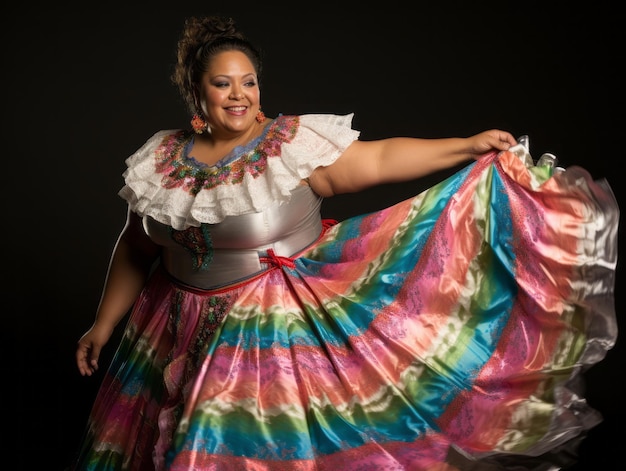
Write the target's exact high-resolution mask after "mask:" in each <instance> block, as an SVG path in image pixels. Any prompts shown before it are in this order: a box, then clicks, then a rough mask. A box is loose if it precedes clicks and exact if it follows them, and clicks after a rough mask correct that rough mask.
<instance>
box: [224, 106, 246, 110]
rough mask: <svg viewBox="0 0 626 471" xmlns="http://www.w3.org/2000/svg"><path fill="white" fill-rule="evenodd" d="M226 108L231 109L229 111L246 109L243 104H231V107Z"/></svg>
mask: <svg viewBox="0 0 626 471" xmlns="http://www.w3.org/2000/svg"><path fill="white" fill-rule="evenodd" d="M228 109H229V110H231V111H243V110H245V109H246V107H245V106H232V107H230V108H228Z"/></svg>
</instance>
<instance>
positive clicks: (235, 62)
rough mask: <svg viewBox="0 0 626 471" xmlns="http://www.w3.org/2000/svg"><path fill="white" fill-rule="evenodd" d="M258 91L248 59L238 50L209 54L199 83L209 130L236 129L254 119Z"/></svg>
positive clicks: (233, 131) (238, 129) (238, 131)
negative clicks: (207, 64)
mask: <svg viewBox="0 0 626 471" xmlns="http://www.w3.org/2000/svg"><path fill="white" fill-rule="evenodd" d="M260 99H261V93H260V90H259V84H258V80H257V75H256V72H255V70H254V66H253V65H252V62H250V59H248V57H247V56H246V55H245V54H244V53H243V52H240V51H226V52H221V53H219V54H217V55H216V56H214V57H213V59H212V60H211V63H210V64H209V68H208V70H207V71H206V72H205V73H204V75H203V76H202V82H201V83H200V106H201V107H202V111H203V112H204V115H205V118H206V120H207V122H208V123H209V127H210V129H211V133H215V132H220V131H221V132H227V133H240V132H243V131H246V130H248V129H250V128H251V127H252V126H253V125H254V124H255V123H256V120H255V118H256V115H257V113H258V112H259V110H260V108H261V105H260Z"/></svg>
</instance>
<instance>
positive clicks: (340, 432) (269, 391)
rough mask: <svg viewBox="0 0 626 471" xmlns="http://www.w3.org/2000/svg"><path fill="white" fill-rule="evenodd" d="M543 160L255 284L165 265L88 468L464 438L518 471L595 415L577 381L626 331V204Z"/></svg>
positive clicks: (149, 293) (370, 466)
mask: <svg viewBox="0 0 626 471" xmlns="http://www.w3.org/2000/svg"><path fill="white" fill-rule="evenodd" d="M527 157H528V155H527V154H526V153H525V152H524V149H523V148H522V149H513V150H512V151H507V152H502V153H500V154H495V153H493V154H490V155H487V156H485V157H483V158H482V159H480V160H479V161H477V162H475V163H472V164H471V165H469V166H468V167H467V168H465V169H463V170H461V171H459V172H458V173H456V174H454V175H452V176H451V177H450V178H448V179H446V180H445V181H443V182H441V183H440V184H437V185H435V186H433V187H432V188H430V189H428V190H426V191H424V192H423V193H420V194H419V195H417V196H415V197H414V198H411V199H408V200H406V201H403V202H400V203H398V204H396V205H394V206H391V207H389V208H386V209H383V210H380V211H376V212H373V213H370V214H366V215H362V216H359V217H354V218H350V219H347V220H345V221H342V222H340V223H338V224H336V225H334V226H332V227H331V228H329V229H328V230H326V231H324V232H323V233H322V234H321V235H320V237H319V239H318V240H317V241H315V242H314V243H313V244H312V245H310V246H309V247H307V248H306V249H304V250H303V251H302V252H300V253H297V254H294V255H293V256H292V257H288V258H286V257H282V258H278V257H275V258H273V259H272V260H274V262H273V263H272V264H271V265H270V268H269V269H267V270H265V271H263V272H262V273H260V274H258V275H256V276H254V277H252V278H251V279H247V280H246V281H245V282H242V283H238V284H235V285H232V286H227V287H225V288H221V289H216V290H199V289H194V288H190V287H186V286H184V285H182V284H180V283H177V282H176V281H175V280H173V279H172V278H171V277H170V276H168V274H167V273H165V271H164V270H162V269H158V270H157V271H156V272H155V273H154V275H153V276H152V278H151V279H150V281H149V283H148V285H147V286H146V288H145V290H144V292H143V293H142V295H141V297H140V299H139V300H138V302H137V303H136V306H135V308H134V310H133V311H132V313H131V316H130V319H129V321H128V326H127V328H126V330H125V333H124V337H123V340H122V343H121V345H120V347H119V350H118V351H117V353H116V355H115V357H114V359H113V362H112V364H111V367H110V369H109V371H108V373H107V375H106V377H105V378H104V381H103V385H102V390H101V392H100V393H99V394H98V397H97V399H96V403H95V405H94V408H93V411H92V414H91V416H90V422H89V429H88V431H87V436H86V440H85V442H84V447H83V451H82V453H81V457H80V460H79V463H78V465H77V468H76V469H80V470H100V471H104V470H118V469H131V470H148V469H150V470H152V469H157V470H164V469H167V470H171V471H183V470H185V471H186V470H239V469H246V470H259V471H260V470H283V469H285V470H303V471H304V470H307V471H308V470H324V469H331V470H338V469H341V470H356V469H359V470H380V469H385V470H426V469H429V467H431V466H433V465H434V464H435V463H440V462H444V461H445V460H446V457H447V456H448V455H449V453H450V451H451V449H452V450H454V451H455V453H458V454H462V455H463V456H464V457H465V458H467V460H468V461H469V462H471V461H476V460H484V461H485V462H487V461H488V462H492V463H497V462H498V459H499V457H501V458H502V460H501V461H500V462H501V463H509V465H510V466H511V469H513V467H515V469H520V467H518V466H523V463H524V462H525V459H526V458H528V460H527V462H528V463H532V462H533V459H532V458H533V457H536V456H539V455H542V454H546V453H549V452H551V451H552V450H555V449H558V448H559V447H562V446H563V445H564V444H567V443H568V442H570V441H572V440H574V439H575V438H576V437H579V436H580V435H581V434H583V433H584V431H586V430H588V429H589V428H591V427H593V426H595V425H597V424H598V423H599V422H600V420H601V417H600V415H599V414H598V413H597V412H596V411H595V410H593V409H592V408H591V407H589V405H588V404H587V403H586V401H585V400H584V397H583V396H582V395H581V390H580V389H579V388H577V386H576V385H577V381H578V380H579V379H580V375H581V373H582V372H583V371H584V370H585V369H586V368H587V367H588V366H589V365H592V364H594V363H596V362H598V361H600V360H601V359H602V358H603V357H604V355H605V353H606V351H607V350H608V349H610V348H611V347H612V346H613V344H614V342H615V339H616V335H617V328H616V321H615V312H614V300H613V290H614V272H615V265H616V260H617V248H616V247H617V224H618V222H617V221H618V218H619V210H618V207H617V204H616V201H615V199H614V197H613V194H612V192H611V189H610V187H609V186H608V184H607V183H606V181H604V180H600V181H594V180H593V179H592V178H591V176H590V175H589V174H588V173H587V172H586V171H585V170H584V169H582V168H579V167H572V168H568V169H567V170H564V171H557V172H555V173H554V174H552V172H551V171H550V170H549V169H546V168H543V167H541V168H539V167H534V166H533V165H532V164H529V162H528V160H527ZM530 162H532V160H531V161H530ZM267 259H268V260H269V259H271V257H268V258H267ZM511 463H514V464H511ZM502 465H503V466H506V464H502ZM530 468H531V465H529V468H528V469H530ZM521 469H524V468H523V467H522V468H521ZM537 469H539V468H537Z"/></svg>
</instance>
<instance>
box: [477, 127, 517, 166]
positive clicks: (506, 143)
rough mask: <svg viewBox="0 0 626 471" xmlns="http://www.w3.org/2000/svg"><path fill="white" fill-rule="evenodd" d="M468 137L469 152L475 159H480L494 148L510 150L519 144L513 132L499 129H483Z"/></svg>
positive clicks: (496, 149)
mask: <svg viewBox="0 0 626 471" xmlns="http://www.w3.org/2000/svg"><path fill="white" fill-rule="evenodd" d="M467 139H468V141H469V148H468V152H469V153H470V155H472V156H473V158H474V159H478V158H479V157H480V156H482V155H484V154H486V153H487V152H490V151H493V150H495V151H502V150H509V148H510V147H511V146H514V145H516V144H517V140H516V139H515V138H514V137H513V135H512V134H511V133H509V132H506V131H501V130H499V129H490V130H489V131H483V132H481V133H479V134H475V135H473V136H471V137H468V138H467Z"/></svg>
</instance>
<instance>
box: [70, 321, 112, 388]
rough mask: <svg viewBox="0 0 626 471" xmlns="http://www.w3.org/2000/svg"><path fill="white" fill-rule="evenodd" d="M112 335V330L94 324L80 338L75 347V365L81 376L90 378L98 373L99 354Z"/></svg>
mask: <svg viewBox="0 0 626 471" xmlns="http://www.w3.org/2000/svg"><path fill="white" fill-rule="evenodd" d="M112 333H113V329H111V328H108V327H106V326H104V325H102V324H98V323H96V324H94V325H93V326H92V327H91V328H90V329H89V330H88V331H87V332H85V334H83V336H82V337H81V338H80V340H79V341H78V346H77V347H76V365H77V366H78V371H79V372H80V374H81V375H82V376H91V375H92V374H93V373H95V372H96V371H98V359H99V358H100V352H101V351H102V347H104V345H106V343H107V342H108V341H109V338H110V337H111V334H112Z"/></svg>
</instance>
